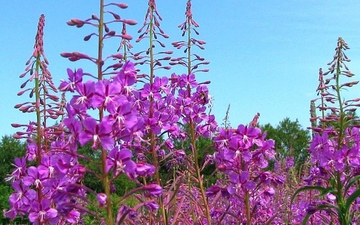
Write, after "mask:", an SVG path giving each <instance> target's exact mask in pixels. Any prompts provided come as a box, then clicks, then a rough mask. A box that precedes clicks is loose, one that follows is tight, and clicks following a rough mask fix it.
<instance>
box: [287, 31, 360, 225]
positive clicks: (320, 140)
mask: <svg viewBox="0 0 360 225" xmlns="http://www.w3.org/2000/svg"><path fill="white" fill-rule="evenodd" d="M347 49H349V47H348V45H347V43H346V42H345V41H344V40H343V39H342V38H339V39H338V42H337V46H336V48H335V55H334V58H333V60H332V61H331V62H330V63H328V65H329V70H328V71H327V72H325V73H323V72H322V70H321V69H320V70H319V86H318V89H317V91H318V94H319V98H318V99H315V100H313V101H312V102H320V103H319V104H318V105H317V106H316V105H315V106H316V108H317V109H318V110H319V111H320V112H321V116H319V117H317V116H316V112H315V111H314V108H312V112H311V114H312V115H313V116H315V117H312V118H311V121H312V122H313V123H314V121H315V123H316V124H317V126H315V127H311V129H312V130H313V132H314V137H313V139H312V141H311V144H310V149H309V150H310V152H311V162H312V165H313V166H312V167H311V169H310V175H309V176H308V177H307V178H306V179H305V181H306V182H307V185H306V186H304V187H302V188H300V189H298V190H297V191H296V192H295V194H294V196H293V198H292V200H294V198H295V197H296V195H297V194H299V193H302V192H304V191H308V190H309V191H313V193H315V194H314V195H313V196H312V199H311V200H312V201H310V202H307V204H306V207H305V211H304V207H299V212H298V213H299V215H303V216H304V217H303V218H304V219H303V222H302V223H303V224H307V223H308V222H309V219H310V222H311V223H312V224H319V223H321V224H341V225H345V224H359V222H360V215H359V210H360V208H359V207H360V201H359V196H360V188H359V179H360V148H359V134H360V133H359V126H358V125H357V124H358V123H357V121H356V119H355V118H354V117H353V112H354V111H355V110H356V107H358V106H359V104H358V101H359V100H360V99H358V98H356V99H351V100H344V99H343V97H342V95H341V93H342V90H344V89H345V88H349V87H352V86H354V85H356V84H357V83H358V81H346V82H344V81H342V79H347V78H351V77H353V76H354V74H353V73H352V72H350V70H349V69H348V66H347V65H346V63H347V62H350V59H349V58H348V57H347V56H346V54H345V51H346V50H347ZM326 77H328V78H326ZM325 78H326V79H325Z"/></svg>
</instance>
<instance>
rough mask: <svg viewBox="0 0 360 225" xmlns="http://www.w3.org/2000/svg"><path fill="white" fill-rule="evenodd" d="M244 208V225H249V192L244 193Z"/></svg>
mask: <svg viewBox="0 0 360 225" xmlns="http://www.w3.org/2000/svg"><path fill="white" fill-rule="evenodd" d="M244 201H245V207H246V209H245V210H246V225H251V211H250V196H249V192H246V193H245V199H244Z"/></svg>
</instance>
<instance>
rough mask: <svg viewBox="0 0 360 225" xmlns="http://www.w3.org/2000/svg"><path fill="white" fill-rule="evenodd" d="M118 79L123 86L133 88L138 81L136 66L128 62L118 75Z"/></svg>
mask: <svg viewBox="0 0 360 225" xmlns="http://www.w3.org/2000/svg"><path fill="white" fill-rule="evenodd" d="M116 79H117V80H118V81H119V82H120V83H121V84H122V85H123V86H131V85H133V84H134V83H135V81H136V70H135V67H134V64H133V63H132V62H130V61H127V62H126V63H125V64H124V66H123V67H122V69H121V70H120V72H119V73H118V74H117V77H116Z"/></svg>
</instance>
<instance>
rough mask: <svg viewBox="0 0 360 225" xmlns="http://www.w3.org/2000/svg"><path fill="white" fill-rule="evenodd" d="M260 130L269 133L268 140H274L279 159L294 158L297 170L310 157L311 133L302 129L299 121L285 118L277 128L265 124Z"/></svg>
mask: <svg viewBox="0 0 360 225" xmlns="http://www.w3.org/2000/svg"><path fill="white" fill-rule="evenodd" d="M260 128H261V129H262V130H263V131H265V132H266V133H267V137H268V138H271V139H274V141H275V150H276V152H277V157H278V158H279V159H284V158H285V157H286V156H293V157H294V162H295V165H296V167H297V168H299V167H300V166H301V165H302V164H304V163H305V161H306V160H307V158H308V157H309V152H308V150H307V148H308V145H309V141H310V133H309V131H308V130H306V129H303V128H302V126H301V125H300V124H299V121H298V120H295V121H291V120H290V119H289V118H285V119H284V120H282V121H281V122H280V123H279V124H278V125H277V126H276V127H273V126H272V125H271V124H265V125H262V126H260Z"/></svg>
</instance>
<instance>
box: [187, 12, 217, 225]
mask: <svg viewBox="0 0 360 225" xmlns="http://www.w3.org/2000/svg"><path fill="white" fill-rule="evenodd" d="M190 20H191V18H187V36H188V40H187V61H188V62H187V66H188V76H190V73H191V21H190ZM187 91H188V96H189V97H190V96H191V88H190V85H189V84H188V85H187ZM189 125H190V138H191V144H192V147H193V154H194V164H195V172H196V177H197V180H198V182H199V187H200V193H201V198H202V200H203V204H204V205H203V207H204V208H205V216H206V220H207V223H208V224H211V216H210V210H209V206H208V202H207V198H206V195H205V188H204V184H203V180H202V177H201V173H200V166H199V160H198V159H199V157H198V153H197V145H196V138H197V137H196V132H195V124H194V122H193V120H192V119H191V118H190V124H189Z"/></svg>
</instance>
